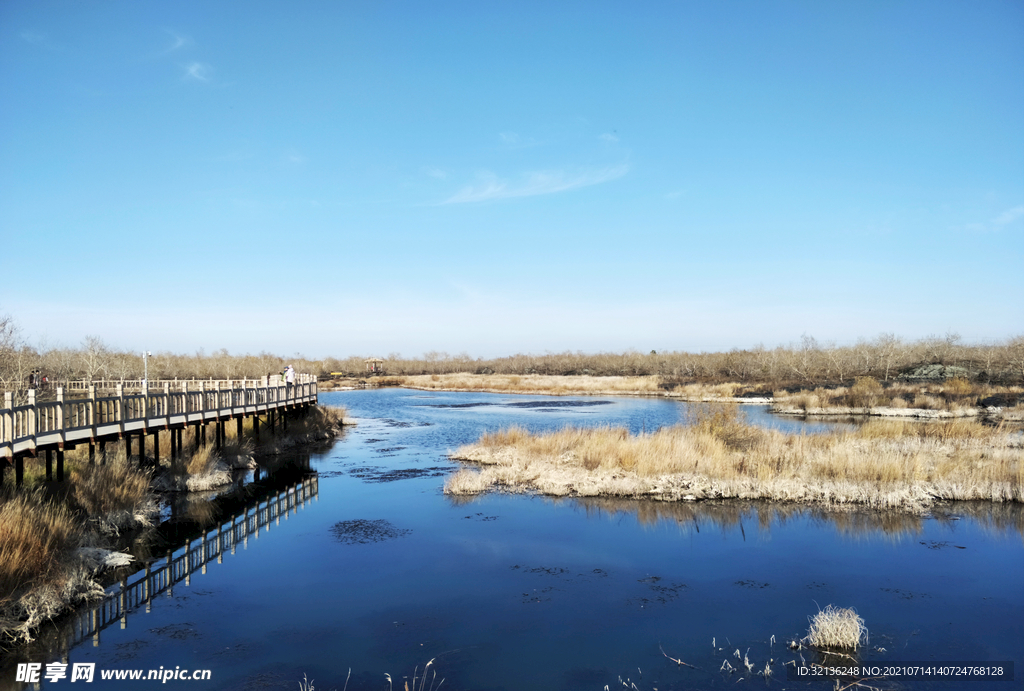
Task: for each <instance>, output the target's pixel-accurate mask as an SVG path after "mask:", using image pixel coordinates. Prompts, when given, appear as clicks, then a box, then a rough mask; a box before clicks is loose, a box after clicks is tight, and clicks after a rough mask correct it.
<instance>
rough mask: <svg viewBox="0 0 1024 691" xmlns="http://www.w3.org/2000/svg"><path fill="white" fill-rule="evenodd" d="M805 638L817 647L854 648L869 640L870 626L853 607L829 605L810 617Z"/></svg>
mask: <svg viewBox="0 0 1024 691" xmlns="http://www.w3.org/2000/svg"><path fill="white" fill-rule="evenodd" d="M810 621H811V627H810V629H809V630H808V632H807V638H806V639H805V640H806V641H807V642H808V643H810V644H811V645H812V646H814V647H815V648H853V649H854V650H856V649H857V647H858V646H860V645H866V644H867V642H868V628H867V626H865V625H864V620H863V619H861V618H860V616H859V615H858V614H857V612H855V611H854V610H853V609H850V608H842V607H835V606H834V605H828V606H827V607H825V609H823V610H819V611H818V613H817V614H815V615H814V616H813V617H811V618H810Z"/></svg>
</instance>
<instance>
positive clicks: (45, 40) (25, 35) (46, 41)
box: [19, 29, 60, 50]
mask: <svg viewBox="0 0 1024 691" xmlns="http://www.w3.org/2000/svg"><path fill="white" fill-rule="evenodd" d="M19 35H20V36H21V40H23V41H25V42H26V43H31V44H32V45H34V46H39V47H40V48H46V49H48V50H60V46H58V45H57V44H56V43H54V42H53V41H51V40H50V37H49V36H47V35H46V34H41V33H39V32H38V31H30V30H28V29H26V30H25V31H22V32H21V33H20V34H19Z"/></svg>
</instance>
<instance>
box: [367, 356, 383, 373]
mask: <svg viewBox="0 0 1024 691" xmlns="http://www.w3.org/2000/svg"><path fill="white" fill-rule="evenodd" d="M366 371H367V372H369V373H370V374H383V373H384V361H383V360H381V359H380V358H379V357H372V358H367V359H366Z"/></svg>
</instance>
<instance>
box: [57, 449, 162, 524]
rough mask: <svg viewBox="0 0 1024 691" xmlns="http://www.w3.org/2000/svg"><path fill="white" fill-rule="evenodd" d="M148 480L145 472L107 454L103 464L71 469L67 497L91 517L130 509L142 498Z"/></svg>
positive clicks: (136, 506)
mask: <svg viewBox="0 0 1024 691" xmlns="http://www.w3.org/2000/svg"><path fill="white" fill-rule="evenodd" d="M150 480H151V477H150V473H149V471H145V470H141V469H139V468H137V467H134V466H132V465H129V464H128V463H127V462H125V461H124V460H116V459H111V458H110V457H107V460H106V463H105V464H104V465H84V466H77V467H75V468H73V469H72V471H71V493H70V497H69V498H70V500H71V501H72V502H73V503H74V504H75V505H76V506H78V507H79V508H80V509H82V510H83V511H84V512H85V513H86V514H87V515H88V516H92V517H101V516H107V515H108V514H112V513H115V512H123V511H127V512H133V511H135V510H136V509H137V508H138V507H139V506H140V505H141V504H142V503H143V502H144V501H145V500H146V498H147V496H148V494H149V483H150Z"/></svg>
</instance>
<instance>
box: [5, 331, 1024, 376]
mask: <svg viewBox="0 0 1024 691" xmlns="http://www.w3.org/2000/svg"><path fill="white" fill-rule="evenodd" d="M366 359H367V356H365V355H359V356H350V357H346V358H333V357H329V358H324V359H309V358H305V357H302V356H295V357H292V358H285V357H282V356H279V355H275V354H273V353H267V352H261V353H259V354H257V355H252V354H245V355H233V354H230V353H229V352H228V351H227V350H223V349H222V350H218V351H215V352H212V353H209V354H207V353H204V352H202V351H200V352H198V353H195V354H192V355H185V354H180V353H156V354H154V355H152V356H150V357H149V377H150V378H151V379H192V378H195V379H209V378H213V379H243V378H249V379H255V378H258V377H262V376H265V375H267V374H276V373H278V372H280V371H281V370H282V368H283V367H284V366H285V365H286V364H291V365H292V366H293V367H295V369H296V371H299V372H308V373H310V374H317V375H320V376H321V377H324V376H331V374H332V373H339V372H340V373H344V374H346V375H349V376H362V375H364V374H366V365H365V360H366ZM929 364H938V365H945V366H947V367H952V368H961V369H960V370H955V371H956V372H961V371H962V372H963V373H964V376H966V377H967V378H969V379H973V380H976V381H984V382H989V383H1001V384H1017V383H1021V382H1024V335H1021V336H1015V337H1012V338H1009V339H1007V340H1005V341H1002V342H997V343H989V344H969V343H965V342H964V341H963V339H961V338H960V336H959V335H957V334H947V335H945V336H936V337H929V338H924V339H919V340H904V339H902V338H900V337H898V336H896V335H895V334H882V335H880V336H878V337H876V338H874V339H871V340H861V341H858V342H857V343H856V344H854V345H842V346H841V345H835V344H833V343H824V344H822V343H819V342H818V341H817V340H815V339H814V338H812V337H810V336H804V337H803V338H802V339H801V341H800V343H797V344H791V345H788V346H778V347H775V348H766V347H764V346H760V345H759V346H755V347H753V348H748V349H742V350H739V349H734V350H730V351H727V352H711V353H708V352H701V353H689V352H685V351H673V352H655V351H653V350H652V351H650V352H648V353H642V352H638V351H634V350H631V351H626V352H623V353H589V354H588V353H583V352H580V351H576V352H570V351H566V352H561V353H546V354H543V355H529V354H516V355H510V356H507V357H500V358H473V357H472V356H470V355H469V354H466V353H462V354H459V355H450V354H448V353H443V352H434V351H432V352H428V353H426V354H424V355H423V356H421V357H417V358H407V357H403V356H402V355H400V354H398V353H390V354H388V355H387V357H386V358H384V370H385V371H386V373H387V374H389V375H417V374H453V373H463V372H464V373H476V374H507V375H524V374H544V375H587V374H589V375H593V376H611V375H620V376H622V375H625V376H649V375H658V376H660V377H662V378H664V379H665V380H666V381H668V382H674V383H685V382H725V381H730V382H743V383H755V384H756V383H763V384H765V385H766V386H784V385H789V384H791V385H795V386H806V385H813V386H822V385H832V384H840V383H844V382H850V381H852V380H853V379H854V378H855V377H861V376H872V377H875V378H877V379H878V380H879V381H891V380H893V379H896V378H897V377H899V376H901V375H904V374H906V373H907V372H909V371H912V370H914V369H915V368H918V367H920V366H921V365H929ZM143 368H144V365H143V358H142V355H141V353H135V352H128V351H125V350H121V349H118V348H115V347H113V346H110V345H108V344H106V343H104V342H103V340H102V339H100V338H99V337H96V336H89V337H87V338H86V339H84V340H83V342H82V343H81V345H80V346H78V347H77V348H68V347H52V348H36V347H33V346H31V345H29V344H28V343H27V342H25V341H24V340H22V339H21V337H20V334H19V332H18V329H17V327H16V325H15V324H14V322H13V321H12V320H11V319H10V317H4V316H0V388H2V389H3V390H6V391H12V390H23V389H25V388H26V386H27V382H28V381H29V376H30V375H31V374H32V373H33V372H38V373H39V374H40V376H45V377H46V378H47V380H48V382H49V383H51V384H54V383H58V382H61V381H68V380H75V379H138V378H140V377H142V376H143Z"/></svg>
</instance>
